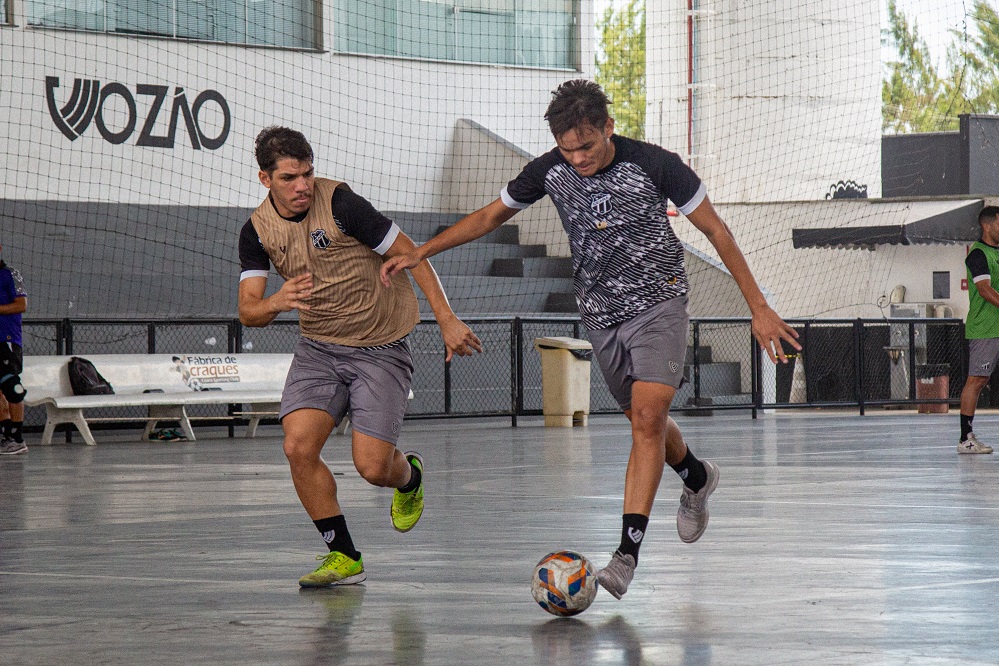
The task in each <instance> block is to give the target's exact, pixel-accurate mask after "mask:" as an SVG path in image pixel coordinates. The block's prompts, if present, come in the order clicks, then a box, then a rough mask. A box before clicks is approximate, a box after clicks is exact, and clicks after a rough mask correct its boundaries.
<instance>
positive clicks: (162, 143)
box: [45, 76, 232, 150]
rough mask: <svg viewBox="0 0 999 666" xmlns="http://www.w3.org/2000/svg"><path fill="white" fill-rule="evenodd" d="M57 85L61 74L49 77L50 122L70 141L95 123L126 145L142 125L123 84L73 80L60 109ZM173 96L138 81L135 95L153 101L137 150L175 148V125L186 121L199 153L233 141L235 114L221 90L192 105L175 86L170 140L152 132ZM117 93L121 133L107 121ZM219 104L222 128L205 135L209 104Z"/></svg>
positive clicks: (209, 92) (200, 96)
mask: <svg viewBox="0 0 999 666" xmlns="http://www.w3.org/2000/svg"><path fill="white" fill-rule="evenodd" d="M58 87H59V77H58V76H46V77H45V98H46V101H47V102H48V106H49V115H50V116H52V122H54V123H55V126H56V127H58V128H59V131H60V132H62V133H63V134H64V135H65V136H66V138H67V139H69V140H70V141H75V140H76V139H77V138H79V137H80V136H82V135H83V133H84V132H85V131H87V128H88V127H90V123H91V122H93V123H94V125H95V126H96V127H97V131H98V132H100V134H101V136H102V137H104V140H105V141H107V142H108V143H112V144H120V143H125V142H126V141H128V139H129V138H130V137H131V136H132V134H133V133H134V132H135V127H136V124H137V122H138V108H137V106H136V103H135V96H134V95H132V92H131V91H130V90H129V89H128V88H126V87H125V86H124V85H123V84H121V83H117V82H113V83H108V84H105V85H103V86H102V85H101V82H100V81H98V80H96V79H74V80H73V90H72V92H71V93H70V95H69V100H68V101H67V102H66V103H65V104H64V105H63V106H62V107H61V108H60V107H59V105H58V103H57V101H56V88H58ZM169 92H170V86H165V85H153V84H146V83H140V84H138V85H136V86H135V94H136V95H140V96H149V97H152V101H151V103H150V105H149V109H148V110H147V111H146V117H145V121H144V123H143V125H142V129H141V130H140V131H139V138H138V140H137V141H136V142H135V145H137V146H148V147H151V148H173V147H174V142H175V140H176V137H177V121H178V120H179V119H180V116H183V117H184V125H185V126H186V128H187V134H188V137H189V138H190V140H191V147H192V148H194V149H195V150H201V149H202V148H207V149H208V150H216V149H217V148H221V147H222V145H223V144H224V143H225V142H226V139H228V138H229V128H230V126H231V125H232V114H231V113H230V112H229V104H228V103H227V102H226V100H225V97H223V96H222V94H221V93H220V92H218V91H217V90H203V91H201V92H200V93H198V96H197V97H195V98H194V103H193V104H188V102H187V95H186V94H185V93H184V89H183V88H182V87H180V86H176V87H175V88H174V93H173V106H172V108H171V110H170V125H169V130H168V133H167V135H166V136H157V135H154V134H153V128H154V127H155V125H156V120H157V118H158V117H159V114H160V111H161V110H162V109H163V106H164V101H165V100H166V98H167V95H168V94H169ZM114 95H117V96H118V97H120V98H121V100H122V101H123V102H124V105H125V107H126V109H127V113H126V117H125V124H124V127H122V128H121V129H117V130H115V129H112V128H110V127H108V124H107V122H106V120H105V118H104V105H105V104H106V103H107V100H108V98H110V97H112V96H114ZM209 102H213V103H215V104H216V105H217V106H218V108H219V111H220V112H221V114H222V127H221V129H220V130H219V131H218V134H217V136H214V137H211V136H207V135H206V134H205V132H204V130H203V129H202V126H201V122H200V114H201V110H202V108H203V107H204V106H205V104H207V103H209Z"/></svg>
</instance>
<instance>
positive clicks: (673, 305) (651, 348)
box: [589, 295, 690, 409]
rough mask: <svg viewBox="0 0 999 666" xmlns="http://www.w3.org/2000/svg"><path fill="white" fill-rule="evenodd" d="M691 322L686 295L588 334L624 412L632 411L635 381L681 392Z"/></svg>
mask: <svg viewBox="0 0 999 666" xmlns="http://www.w3.org/2000/svg"><path fill="white" fill-rule="evenodd" d="M689 322H690V316H689V315H688V314H687V296H686V295H684V296H678V297H676V298H671V299H669V300H668V301H663V302H662V303H657V304H656V305H654V306H653V307H651V308H649V309H648V310H646V311H645V312H643V313H641V314H639V315H638V316H637V317H634V318H632V319H629V320H628V321H624V322H621V323H620V324H618V325H616V326H611V327H610V328H602V329H599V330H596V331H590V332H589V338H590V342H591V343H592V344H593V355H594V356H596V358H597V362H598V363H600V369H601V370H602V371H603V373H604V379H606V380H607V386H608V387H610V392H611V395H613V396H614V399H615V400H617V403H618V404H619V405H621V409H631V385H632V384H633V383H634V382H636V381H640V382H655V383H657V384H666V385H668V386H672V387H673V388H680V384H681V383H682V382H683V361H684V357H685V356H686V354H687V329H688V325H689Z"/></svg>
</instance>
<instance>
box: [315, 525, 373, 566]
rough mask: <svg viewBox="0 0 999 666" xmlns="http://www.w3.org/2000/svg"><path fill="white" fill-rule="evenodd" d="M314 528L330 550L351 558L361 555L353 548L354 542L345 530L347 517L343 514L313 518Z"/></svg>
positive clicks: (354, 558)
mask: <svg viewBox="0 0 999 666" xmlns="http://www.w3.org/2000/svg"><path fill="white" fill-rule="evenodd" d="M312 522H313V523H315V524H316V529H317V530H319V533H320V534H322V535H323V541H325V542H326V545H327V546H328V547H329V549H330V552H332V551H334V550H335V551H338V552H340V553H343V554H344V555H346V556H347V557H349V558H350V559H352V560H356V559H358V558H360V557H361V553H360V552H358V551H357V550H356V549H355V548H354V542H353V541H351V539H350V532H348V531H347V519H346V518H344V517H343V514H341V515H339V516H332V517H330V518H320V519H319V520H313V521H312Z"/></svg>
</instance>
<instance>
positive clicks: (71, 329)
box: [23, 317, 999, 429]
mask: <svg viewBox="0 0 999 666" xmlns="http://www.w3.org/2000/svg"><path fill="white" fill-rule="evenodd" d="M466 323H468V324H469V326H471V327H472V329H473V330H474V331H475V333H476V335H478V336H479V338H480V339H481V340H482V343H483V347H484V351H483V353H481V354H476V355H474V356H471V357H460V358H456V359H455V360H453V361H452V362H451V363H446V362H445V348H444V343H443V340H442V339H441V336H440V330H439V329H438V327H437V324H436V322H434V321H433V320H428V321H422V322H420V324H418V325H417V327H416V328H415V330H414V331H413V332H412V333H411V334H410V344H411V347H412V350H413V360H414V364H415V372H414V378H413V393H414V398H413V400H412V401H411V402H410V406H409V411H408V417H409V418H447V417H465V416H509V417H510V418H511V419H512V422H513V423H514V424H516V420H517V417H518V416H530V415H538V414H541V413H542V389H541V387H542V376H541V357H540V354H539V352H538V351H537V350H536V349H535V347H534V341H535V339H536V338H541V337H569V338H581V339H586V337H587V336H586V331H585V329H583V328H582V326H581V324H580V322H579V319H578V318H576V317H531V318H528V317H506V318H504V317H483V318H472V319H467V320H466ZM788 323H789V324H791V325H792V326H793V327H794V328H795V330H796V331H797V332H798V334H799V341H800V342H801V344H802V347H803V351H802V352H801V353H798V352H796V351H795V350H794V349H793V348H792V347H791V346H790V345H787V344H785V346H784V349H785V351H786V352H787V355H788V357H789V362H788V363H787V364H780V363H779V364H777V365H774V364H772V363H771V362H770V361H769V359H767V358H766V357H765V356H764V355H763V353H762V351H761V350H760V348H759V346H758V345H756V343H755V342H754V340H753V338H752V331H751V325H750V321H749V320H748V319H737V318H727V319H693V320H691V322H690V329H689V331H688V338H687V345H688V346H687V352H686V357H685V358H684V359H683V365H684V368H683V372H684V379H685V381H684V383H683V385H682V386H681V387H680V388H679V389H678V391H677V394H676V397H675V398H674V401H673V410H674V411H677V412H681V413H709V412H711V411H713V410H726V409H749V410H753V414H754V416H755V414H756V411H757V410H760V409H772V408H788V407H809V406H811V407H820V406H841V407H850V406H854V407H857V408H859V410H860V413H864V410H865V409H867V408H868V407H872V406H881V407H885V408H893V407H898V408H901V407H908V408H912V406H914V405H916V406H918V409H919V411H946V409H947V407H948V405H950V404H957V403H958V402H959V400H960V391H961V388H962V386H963V384H964V377H965V376H966V375H967V344H966V342H965V340H964V324H963V322H962V321H961V320H959V319H855V320H846V319H844V320H836V319H830V320H807V321H795V320H792V321H789V322H788ZM298 335H299V332H298V323H297V321H295V320H293V319H278V320H275V321H274V322H273V323H272V324H271V325H269V326H267V327H264V328H248V327H243V326H242V325H241V324H240V323H239V321H238V320H232V319H197V320H142V321H133V320H100V319H94V320H70V319H60V320H44V319H42V320H30V319H29V320H25V322H24V345H23V347H24V354H25V356H31V355H52V354H60V355H61V354H65V355H74V354H75V355H80V356H86V355H87V354H145V353H176V354H178V355H180V354H185V355H187V354H195V355H197V354H203V355H210V354H222V353H233V352H240V353H290V352H291V351H292V350H293V349H294V346H295V343H296V341H297V339H298ZM664 362H669V360H664ZM590 372H591V381H590V388H591V395H590V413H591V414H599V413H614V412H618V411H619V408H618V406H617V403H616V402H615V400H614V398H613V397H612V396H611V394H610V391H609V390H608V388H607V385H606V382H605V381H604V378H603V375H602V373H601V371H600V368H599V366H598V364H597V363H592V364H591V367H590ZM983 401H984V402H987V403H990V404H991V403H992V402H993V401H999V395H997V396H995V397H994V398H993V396H992V395H991V393H990V392H989V391H986V392H985V393H984V395H983ZM103 411H106V412H108V413H107V414H104V413H102V410H94V413H93V415H94V416H96V417H102V416H111V415H114V416H122V415H123V414H122V412H121V411H119V410H115V411H114V412H112V411H111V410H103ZM232 411H233V409H231V408H226V407H225V406H218V405H215V406H212V405H206V406H198V407H195V408H193V409H192V410H191V414H192V417H194V418H196V419H206V420H211V419H213V418H217V419H220V420H221V419H222V418H226V419H230V417H231V414H232ZM135 415H136V416H137V417H138V416H141V415H143V414H142V408H136V412H135ZM44 421H45V414H44V410H43V409H42V408H40V407H34V408H28V409H27V411H26V414H25V422H26V425H27V426H28V427H30V428H32V429H34V428H40V427H41V426H42V425H43V424H44ZM228 422H229V423H231V419H230V420H229V421H228Z"/></svg>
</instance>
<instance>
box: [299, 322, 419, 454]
mask: <svg viewBox="0 0 999 666" xmlns="http://www.w3.org/2000/svg"><path fill="white" fill-rule="evenodd" d="M412 383H413V356H412V353H411V352H410V349H409V340H403V341H402V342H401V343H400V344H398V345H395V346H394V347H390V348H388V349H358V348H357V347H345V346H343V345H335V344H331V343H328V342H318V341H316V340H310V339H309V338H305V337H301V338H299V339H298V344H297V345H295V357H294V358H293V359H292V361H291V368H290V369H289V370H288V378H287V379H286V380H285V384H284V394H283V395H282V396H281V412H280V416H279V418H282V419H283V418H284V417H285V416H287V415H288V414H290V413H291V412H293V411H295V410H296V409H321V410H323V411H325V412H328V413H329V415H330V416H332V417H333V420H334V421H335V422H336V423H340V421H341V419H343V417H344V415H346V414H347V412H348V411H349V412H350V423H351V427H352V428H354V430H356V431H358V432H360V433H363V434H365V435H370V436H371V437H376V438H378V439H380V440H383V441H386V442H389V443H391V444H395V443H396V442H397V441H398V439H399V430H400V428H401V427H402V418H403V416H404V415H405V414H406V407H407V406H408V404H409V389H410V386H412Z"/></svg>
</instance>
